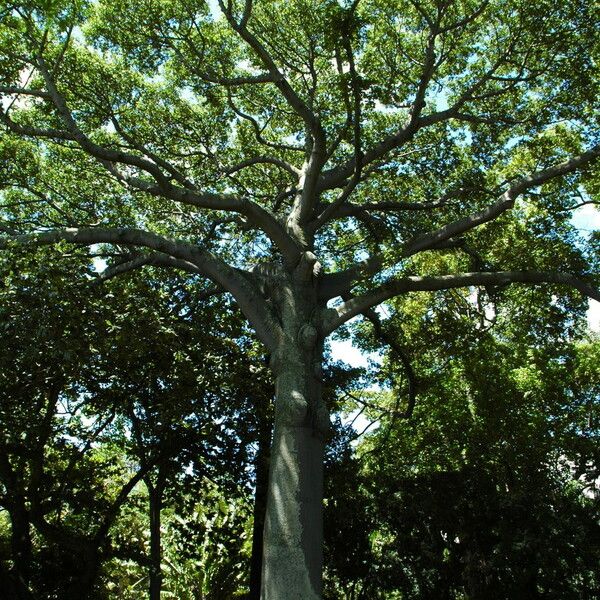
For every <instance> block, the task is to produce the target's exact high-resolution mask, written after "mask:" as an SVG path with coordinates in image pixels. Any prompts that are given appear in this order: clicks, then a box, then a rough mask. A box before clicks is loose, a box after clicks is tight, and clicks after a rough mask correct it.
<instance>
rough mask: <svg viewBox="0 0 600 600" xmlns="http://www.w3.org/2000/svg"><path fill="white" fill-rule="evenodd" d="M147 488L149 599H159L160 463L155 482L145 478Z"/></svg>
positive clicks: (161, 479) (160, 553) (160, 579)
mask: <svg viewBox="0 0 600 600" xmlns="http://www.w3.org/2000/svg"><path fill="white" fill-rule="evenodd" d="M145 483H146V487H147V488H148V504H149V512H150V588H149V598H150V600H160V591H161V589H162V579H163V578H162V570H161V562H162V548H161V535H160V521H161V511H162V503H163V492H164V487H165V482H164V475H163V469H162V465H161V466H159V470H158V476H157V478H156V482H155V483H154V484H153V483H152V482H151V481H149V478H148V480H146V482H145Z"/></svg>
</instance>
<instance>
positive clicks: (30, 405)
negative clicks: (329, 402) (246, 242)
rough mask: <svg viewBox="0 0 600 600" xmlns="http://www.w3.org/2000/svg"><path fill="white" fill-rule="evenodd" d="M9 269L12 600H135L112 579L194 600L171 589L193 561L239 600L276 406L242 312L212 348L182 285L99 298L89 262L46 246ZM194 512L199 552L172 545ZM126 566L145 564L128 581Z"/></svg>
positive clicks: (1, 501)
mask: <svg viewBox="0 0 600 600" xmlns="http://www.w3.org/2000/svg"><path fill="white" fill-rule="evenodd" d="M51 250H52V249H51ZM3 258H6V256H3ZM73 261H76V262H77V264H79V265H80V266H81V271H80V272H79V273H80V275H79V277H78V278H77V279H76V280H75V279H74V278H72V277H69V276H68V274H69V270H70V269H71V268H72V266H73ZM1 267H2V269H1V271H0V273H1V275H2V287H1V291H0V312H1V315H2V324H3V325H2V326H3V343H2V346H1V348H0V377H1V381H2V393H1V394H0V410H1V411H2V412H1V413H0V414H1V419H0V432H1V434H2V446H1V451H2V452H1V454H0V460H1V461H2V462H1V465H0V466H1V469H0V490H1V496H0V507H2V508H3V509H5V510H6V511H7V514H8V517H9V518H8V523H7V524H6V529H3V531H2V537H4V535H5V533H6V534H7V535H8V536H9V539H8V540H7V542H8V543H7V545H6V547H4V546H3V553H2V556H1V557H0V567H1V568H2V571H1V573H2V578H3V584H4V585H5V588H6V590H7V592H6V593H7V594H8V595H9V597H10V598H22V597H24V598H43V597H53V596H54V595H60V596H61V597H65V598H66V597H76V598H84V597H94V598H101V597H107V596H106V595H107V594H108V596H110V595H111V594H113V593H118V594H120V595H121V596H122V597H124V598H125V597H127V598H129V597H130V594H131V593H132V592H131V591H130V590H125V589H123V590H120V591H119V587H118V586H120V585H122V583H118V582H119V581H121V582H124V581H128V582H129V584H130V585H133V582H135V581H138V582H139V581H140V579H141V580H142V581H145V580H146V579H147V574H148V572H150V575H151V576H150V578H149V579H150V588H151V595H152V594H158V593H159V591H160V588H161V579H164V582H165V587H166V589H165V591H167V592H169V591H172V592H173V593H174V594H175V595H176V596H179V597H181V598H184V597H190V598H192V597H194V595H193V592H191V591H190V590H188V591H187V592H186V594H188V593H189V594H190V595H189V596H186V595H185V594H184V593H182V592H181V591H177V590H176V591H173V587H174V586H175V587H176V581H174V579H175V578H177V577H179V578H182V577H181V573H182V569H183V571H185V569H184V564H185V560H186V557H187V559H188V561H189V562H191V561H194V563H195V564H200V565H201V568H200V569H199V572H200V573H201V572H202V571H204V572H205V577H204V582H203V583H202V584H201V585H200V588H199V591H200V593H203V594H204V595H205V596H206V595H207V594H208V597H215V598H217V597H221V598H224V597H227V596H228V594H229V595H230V592H231V590H234V591H236V592H237V591H240V593H241V591H243V589H244V586H247V580H248V569H247V562H248V559H249V554H250V540H251V537H252V536H251V535H250V534H249V533H247V532H246V529H247V527H248V523H249V507H250V506H251V495H250V481H249V477H250V468H251V466H252V463H253V461H254V455H255V453H256V450H254V449H253V447H252V444H253V443H255V441H256V439H257V438H258V434H257V433H256V429H257V428H258V426H259V424H258V423H255V419H256V418H257V415H256V411H255V404H256V403H257V402H261V403H262V404H263V405H264V406H265V407H268V406H269V404H270V399H271V396H272V394H271V393H270V391H269V390H270V384H269V383H266V386H267V387H266V388H265V389H263V388H261V385H263V386H264V385H265V381H264V378H262V377H260V376H259V373H258V371H259V370H260V369H262V368H263V367H262V362H263V358H262V357H261V356H260V354H258V355H256V354H253V353H252V344H251V341H250V340H249V339H248V338H247V335H246V333H245V331H244V327H243V324H242V323H241V322H240V320H239V318H238V317H237V315H236V313H235V312H233V311H231V310H229V311H226V307H225V306H224V305H223V304H222V303H220V304H219V308H218V309H219V313H220V321H221V328H220V331H219V335H218V336H211V335H206V332H205V331H204V323H205V319H207V318H209V315H210V312H211V310H212V308H211V306H210V305H206V303H204V304H205V305H204V306H203V307H202V308H200V307H199V306H197V305H194V303H193V302H188V300H189V298H188V295H189V294H188V290H187V288H186V286H187V285H188V284H189V282H187V281H186V278H181V277H169V278H166V277H160V276H157V277H154V278H152V280H151V282H150V283H148V282H146V281H143V280H140V279H139V278H132V277H128V278H123V279H118V280H114V281H111V282H108V283H105V284H104V285H103V286H98V285H95V284H94V283H93V282H94V280H95V279H97V276H96V275H95V273H94V272H93V271H92V270H91V268H90V258H89V256H87V255H86V254H85V253H82V252H78V253H76V254H75V255H74V256H70V257H64V256H63V255H62V252H61V251H60V250H59V251H58V252H57V251H56V250H52V251H48V249H45V250H44V249H40V250H38V251H37V252H36V253H34V254H31V253H30V254H26V255H18V256H17V255H13V256H12V257H11V261H10V264H9V263H8V262H7V261H6V260H3V261H2V263H1ZM163 275H165V274H164V273H163ZM227 315H229V317H227ZM200 333H201V335H200ZM253 356H254V358H255V359H256V365H254V366H253V365H252V360H253ZM250 368H252V369H253V374H254V376H253V378H252V379H251V382H250V384H248V383H247V382H248V375H249V373H250V371H249V369H250ZM263 370H264V369H263ZM257 375H258V376H257ZM242 381H244V382H246V385H242ZM265 410H266V408H265ZM142 482H144V483H145V484H146V486H147V488H148V490H147V492H146V493H145V494H144V493H143V491H141V490H140V485H141V483H142ZM140 502H143V503H144V504H147V503H149V506H148V508H146V507H145V506H144V504H140ZM199 502H202V504H204V505H205V506H204V507H203V508H202V509H201V510H199V509H198V506H199ZM163 507H164V508H165V509H166V510H167V516H168V517H169V518H168V520H167V522H163V524H162V525H163V528H165V527H166V530H167V532H168V536H167V550H168V555H169V556H170V557H171V559H174V558H178V559H181V561H182V564H181V565H177V569H179V570H178V571H177V574H175V573H173V569H172V568H166V567H164V566H163V569H162V570H161V549H162V548H161V539H160V526H161V521H160V513H161V508H163ZM263 510H264V506H263ZM194 515H196V517H197V518H198V519H199V520H198V529H197V532H196V536H195V538H194V539H196V540H200V542H199V543H198V548H194V549H193V551H191V550H190V543H189V541H188V542H186V544H185V545H182V544H179V543H178V542H177V539H178V536H179V534H178V533H177V531H176V529H177V527H176V525H177V523H179V522H181V523H182V524H184V525H185V527H187V524H188V523H192V522H193V518H194ZM149 520H150V523H151V526H150V527H148V521H149ZM207 523H208V524H209V526H207ZM211 523H212V525H210V524H211ZM215 523H219V527H218V528H217V526H216V525H215ZM128 527H130V528H128ZM185 527H184V530H185ZM240 528H241V529H242V532H241V533H240ZM180 529H181V528H180ZM134 531H137V532H138V535H137V536H136V535H135V534H134V533H133V532H134ZM146 532H148V533H146ZM226 536H228V537H226ZM179 537H181V536H179ZM215 537H218V538H220V539H219V540H218V543H217V540H216V539H215ZM147 544H148V546H149V547H148V546H147ZM184 546H185V547H184ZM202 547H204V550H203V551H202V553H200V550H201V548H202ZM217 547H218V548H219V551H218V552H215V550H216V549H217ZM4 548H5V549H4ZM127 561H129V562H131V561H134V563H137V564H138V567H137V568H134V569H132V568H129V575H127V574H126V571H127V569H126V568H125V567H124V565H125V564H126V562H127ZM163 570H164V571H165V577H161V576H162V571H163ZM196 570H197V571H198V569H196ZM209 573H210V576H209V575H208V574H209ZM132 576H135V577H137V580H135V579H134V580H132V579H131V577H132ZM219 577H221V578H222V580H219ZM195 578H196V579H198V578H199V573H198V572H197V573H196V574H195ZM183 579H185V577H183ZM226 580H227V581H226ZM226 582H227V585H225V583H226ZM136 587H137V588H138V591H137V592H133V593H134V595H133V596H131V597H132V598H133V597H135V598H139V597H145V596H146V593H145V588H146V586H145V585H143V584H141V585H140V584H139V583H138V585H137V586H136ZM219 590H221V591H220V592H219ZM228 590H229V591H228ZM135 594H137V595H135ZM219 594H221V595H219Z"/></svg>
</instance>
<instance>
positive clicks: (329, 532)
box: [326, 288, 600, 599]
mask: <svg viewBox="0 0 600 600" xmlns="http://www.w3.org/2000/svg"><path fill="white" fill-rule="evenodd" d="M533 291H536V292H540V291H541V292H543V290H533ZM474 296H475V295H474V294H468V293H467V292H465V291H463V290H450V291H449V292H446V293H445V294H443V297H441V298H432V297H431V296H428V295H425V294H420V295H418V296H412V297H410V298H408V297H406V298H402V299H398V300H397V301H395V302H394V303H390V305H388V309H392V308H395V309H396V310H394V311H393V312H392V314H391V315H389V317H388V318H387V319H386V320H385V321H384V322H383V323H382V327H383V328H384V329H385V331H386V332H387V333H390V332H391V331H393V330H395V331H396V332H398V331H402V340H403V342H402V343H403V345H404V347H405V348H406V352H407V353H410V357H411V366H412V369H413V374H414V376H415V379H416V381H417V389H418V395H417V402H416V405H415V406H414V409H413V415H412V417H411V419H410V420H403V419H402V418H401V416H402V414H403V413H404V411H405V403H406V401H407V394H406V389H405V385H406V383H405V382H404V381H402V378H401V377H400V376H399V375H400V374H401V371H402V367H401V364H400V365H399V364H398V362H399V361H398V359H397V356H395V354H396V352H397V349H395V348H394V349H391V350H390V352H389V355H388V356H387V357H385V358H384V360H383V365H382V366H381V368H380V369H378V371H377V376H378V377H379V378H380V382H381V383H382V385H383V384H384V381H386V380H387V381H386V383H387V386H384V387H382V389H381V390H380V391H378V392H373V391H371V392H365V391H361V390H355V391H354V392H353V393H352V394H351V395H348V396H347V397H348V398H349V401H350V406H349V407H348V408H349V409H350V410H352V409H354V407H355V406H356V405H357V404H358V402H360V401H367V402H368V406H367V408H366V413H367V415H368V416H369V417H370V418H372V419H377V421H378V424H379V426H378V428H377V429H376V430H375V431H373V432H372V433H369V434H367V435H366V436H365V437H364V438H361V441H360V442H359V443H358V445H357V447H356V448H357V452H356V455H355V456H351V457H349V458H348V459H347V460H346V462H345V464H343V465H342V471H341V477H339V475H338V477H337V478H336V479H335V480H334V481H333V483H334V485H335V487H333V488H332V487H330V489H329V495H328V496H327V497H328V499H329V500H328V503H327V505H326V515H327V518H326V523H327V527H326V540H327V544H328V546H329V547H331V546H333V548H334V549H335V548H336V547H338V546H339V545H343V547H344V548H346V549H347V550H346V552H344V553H339V552H335V551H331V550H330V551H329V552H328V553H327V555H326V556H327V562H326V564H327V566H328V569H327V578H326V584H327V586H326V591H327V596H326V597H327V598H332V599H333V598H349V599H353V598H388V597H395V596H394V594H399V595H401V597H402V598H421V599H422V598H432V599H434V598H435V599H438V598H457V597H466V598H470V599H471V598H473V599H475V598H508V597H518V598H521V597H523V598H525V597H526V598H537V597H544V598H545V597H549V598H592V597H595V595H597V593H598V586H599V584H600V582H599V581H598V577H597V569H596V564H597V563H598V557H599V554H598V553H599V550H600V549H599V548H598V544H597V543H596V542H595V541H594V540H595V539H597V536H598V531H599V530H598V508H599V507H598V502H597V499H594V498H593V497H586V488H588V486H590V483H591V486H590V487H591V488H592V490H593V489H594V481H595V479H596V477H597V472H598V471H597V470H598V452H597V447H598V434H599V430H598V427H597V424H596V420H597V414H598V388H597V381H598V372H599V369H598V361H597V360H595V359H597V350H598V348H597V344H598V340H597V338H595V337H594V336H590V335H589V333H588V332H586V331H585V330H584V329H583V328H582V327H581V323H580V321H583V320H584V319H583V315H582V316H581V317H580V318H578V317H577V315H576V314H574V311H573V309H572V307H571V308H569V307H566V306H561V305H560V302H556V303H555V304H554V305H553V306H552V307H550V309H548V306H547V299H546V298H545V297H544V294H543V293H534V294H528V302H527V303H523V302H522V298H521V297H520V295H519V294H518V290H516V289H514V288H513V289H511V290H504V291H503V292H502V293H501V294H497V295H496V297H495V298H494V300H495V301H494V302H493V303H492V302H485V300H486V298H485V293H484V294H481V295H480V296H483V297H480V298H479V299H478V300H477V299H476V298H475V297H474ZM487 300H489V299H487ZM438 302H439V303H440V304H442V306H440V307H437V309H436V310H432V305H433V304H435V303H438ZM392 304H393V305H395V306H391V305H392ZM362 329H363V331H361V332H360V333H361V334H362V335H363V338H370V339H368V342H369V344H370V346H371V347H373V346H374V347H379V346H378V343H377V341H376V340H375V339H374V336H373V331H372V329H373V328H371V327H370V326H369V325H368V324H366V326H365V327H364V328H362ZM366 341H367V340H365V341H364V342H363V343H366ZM484 363H485V364H486V368H485V369H482V368H481V366H482V364H484ZM592 365H594V366H592ZM398 371H399V372H398ZM394 372H397V373H394ZM391 374H394V375H393V376H391V377H390V375H391ZM390 386H392V387H390ZM369 396H370V397H369ZM376 396H380V397H379V398H376ZM353 397H356V398H357V400H355V399H354V398H353ZM375 400H377V401H375ZM330 484H331V482H330ZM587 491H588V492H589V488H588V490H587ZM587 495H588V496H591V494H589V493H588V494H587ZM338 507H345V508H346V510H345V511H341V512H338ZM349 511H353V515H354V518H353V519H352V520H351V521H348V520H347V519H345V518H344V514H348V512H349Z"/></svg>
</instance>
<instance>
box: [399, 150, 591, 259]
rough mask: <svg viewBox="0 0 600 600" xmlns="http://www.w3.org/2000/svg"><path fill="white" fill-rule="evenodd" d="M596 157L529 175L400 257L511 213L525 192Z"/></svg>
mask: <svg viewBox="0 0 600 600" xmlns="http://www.w3.org/2000/svg"><path fill="white" fill-rule="evenodd" d="M599 156H600V145H598V146H595V147H594V148H592V149H591V150H588V151H587V152H584V153H582V154H580V155H579V156H574V157H573V158H570V159H569V160H567V161H565V162H563V163H560V164H557V165H553V166H552V167H548V168H547V169H542V170H541V171H537V172H535V173H532V174H531V175H529V176H528V177H525V178H523V179H521V180H519V181H517V182H516V183H515V184H513V185H512V186H511V187H510V188H509V189H508V190H506V192H504V193H503V194H502V196H501V197H500V199H499V200H498V201H497V202H496V203H494V204H492V205H491V206H488V207H487V208H485V209H483V210H481V211H479V212H476V213H473V214H471V215H469V216H467V217H464V218H463V219H459V220H457V221H454V222H452V223H449V224H448V225H444V226H443V227H440V228H439V229H437V230H436V231H432V232H430V233H426V234H423V235H419V236H417V237H416V238H413V239H412V240H411V241H409V242H408V243H407V244H406V246H405V248H404V251H403V256H405V257H408V256H411V255H413V254H416V253H417V252H422V251H423V250H429V249H430V248H433V247H435V246H437V244H439V243H441V242H444V241H445V240H448V239H450V238H453V237H455V236H457V235H460V234H462V233H465V232H466V231H469V230H471V229H474V228H475V227H478V226H479V225H482V224H484V223H487V222H489V221H492V220H494V219H495V218H496V217H498V216H499V215H501V214H502V213H503V212H505V211H507V210H509V209H511V208H512V207H513V206H514V203H515V199H516V198H517V197H518V196H519V195H520V194H522V193H523V192H526V191H527V190H529V189H531V188H533V187H537V186H539V185H542V184H543V183H545V182H547V181H549V180H551V179H554V178H556V177H560V176H562V175H566V174H567V173H572V172H573V171H576V170H578V169H580V168H582V167H584V166H585V165H587V164H588V163H589V162H591V161H593V160H595V159H597V158H598V157H599Z"/></svg>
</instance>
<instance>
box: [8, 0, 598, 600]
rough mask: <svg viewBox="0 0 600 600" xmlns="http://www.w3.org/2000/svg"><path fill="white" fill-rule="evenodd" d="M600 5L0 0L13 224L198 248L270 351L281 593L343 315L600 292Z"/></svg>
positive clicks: (130, 250) (310, 493) (146, 248)
mask: <svg viewBox="0 0 600 600" xmlns="http://www.w3.org/2000/svg"><path fill="white" fill-rule="evenodd" d="M598 21H599V17H598V13H597V11H596V10H595V7H594V6H593V4H592V3H590V2H587V1H584V0H579V1H576V2H573V3H569V4H568V5H567V4H565V3H557V2H537V3H534V4H531V5H530V4H525V3H523V2H521V1H520V0H519V1H509V2H493V1H487V0H484V1H483V2H479V1H470V0H469V1H467V0H465V1H446V0H431V1H430V0H423V1H421V0H407V1H404V0H401V1H393V2H388V1H385V2H383V1H379V0H362V1H359V0H354V1H353V2H337V1H333V0H332V1H327V2H320V1H319V2H317V1H311V0H297V1H296V0H295V1H293V2H285V3H284V2H280V1H275V0H257V1H254V2H253V1H252V0H245V1H244V2H240V1H233V0H227V1H225V0H218V1H217V3H216V4H215V3H212V2H199V1H195V0H172V1H169V2H161V3H155V2H148V1H146V0H139V1H138V0H136V1H133V2H130V1H128V2H124V1H120V0H119V1H112V0H111V1H110V2H109V1H106V2H104V1H102V0H99V1H89V2H86V1H83V0H51V1H48V0H45V1H41V0H40V1H31V2H17V3H15V2H8V3H5V5H4V6H3V7H2V8H0V94H1V95H2V107H1V110H0V120H1V122H2V124H3V131H2V137H1V138H0V155H1V156H2V158H3V167H2V171H1V172H0V184H1V186H2V192H1V202H2V204H1V206H0V218H1V222H0V227H1V228H2V232H3V235H2V237H1V239H0V247H1V248H4V249H8V250H10V248H12V247H13V246H15V245H16V246H19V245H23V244H25V245H28V244H33V245H40V244H42V245H43V244H55V243H57V242H68V243H74V244H79V245H87V246H94V247H97V250H96V251H97V252H98V253H99V254H102V255H103V256H104V257H105V259H106V260H107V262H108V267H107V269H106V270H105V271H104V273H103V275H102V278H103V279H108V278H110V277H113V276H117V275H120V274H122V273H124V272H127V271H131V270H134V269H138V268H141V267H144V266H149V265H151V266H154V267H157V268H175V269H180V270H184V271H186V272H188V273H190V274H191V275H193V276H195V280H196V281H197V293H198V294H199V297H207V296H211V295H212V294H213V293H220V292H226V293H228V294H229V295H230V296H231V297H232V298H233V299H234V300H235V303H236V305H237V306H238V308H239V309H240V310H241V313H242V314H243V315H244V317H245V318H246V319H247V321H248V323H249V324H250V326H251V328H252V329H253V330H254V332H255V333H256V335H257V337H258V338H259V340H260V341H261V342H262V343H263V344H264V345H265V347H266V349H267V351H268V353H269V354H270V357H271V358H270V368H271V370H272V373H273V376H274V378H275V382H276V398H277V400H276V403H275V406H276V409H275V429H274V441H273V447H272V451H271V458H272V460H271V470H270V483H269V499H268V502H267V518H266V526H265V545H264V566H263V573H264V577H263V598H265V599H270V598H281V597H283V595H284V594H289V593H290V589H291V590H293V592H292V595H294V594H295V596H296V597H298V598H300V597H301V598H307V599H308V598H320V597H321V584H320V579H321V575H320V573H321V562H322V557H321V551H320V549H319V548H320V547H321V545H322V543H321V542H322V533H321V529H322V527H321V522H322V521H321V519H322V517H321V514H322V512H321V511H322V465H323V457H324V455H323V452H324V444H325V440H326V438H327V435H328V431H329V407H328V405H327V403H326V402H324V401H323V398H322V393H321V387H322V368H321V367H322V363H323V343H324V340H325V338H326V337H327V336H328V335H330V334H331V333H332V332H334V331H335V330H336V329H338V328H339V327H340V326H343V325H344V324H345V323H347V322H348V321H349V320H351V319H352V318H353V317H355V316H357V315H361V314H362V315H365V316H366V317H367V318H368V319H370V320H371V322H373V323H375V327H376V328H377V319H378V317H377V314H376V313H374V312H373V310H372V309H373V308H374V307H376V306H377V305H379V304H381V303H382V302H386V301H389V300H391V299H393V298H396V297H412V296H410V294H411V293H412V292H418V291H428V292H440V291H443V290H448V289H456V288H471V289H472V288H478V289H483V290H485V294H487V296H488V297H491V298H493V297H495V295H497V294H501V293H502V291H503V288H505V286H507V285H509V284H528V285H531V286H536V288H535V289H536V290H537V286H540V285H543V286H544V287H543V288H542V289H543V292H541V293H542V294H544V295H545V299H546V303H547V306H550V307H552V306H554V305H558V306H564V307H568V308H569V309H572V310H574V311H575V312H577V311H581V310H583V309H584V307H585V305H586V299H585V297H586V296H587V297H590V298H593V299H595V300H597V301H599V300H600V292H599V291H598V289H597V282H598V248H597V237H594V236H591V237H590V238H588V239H584V238H583V237H581V236H579V235H578V233H577V231H576V230H575V229H574V227H573V226H572V224H571V223H570V215H571V211H572V210H574V209H575V208H576V207H578V206H581V205H583V204H588V203H595V202H597V194H598V171H597V167H596V166H595V165H596V164H597V158H598V156H600V145H599V141H598V134H599V131H600V129H599V127H598V125H599V123H598V118H599V113H598V103H597V97H598V92H599V89H598V86H599V78H598V76H597V75H598V73H597V64H598V58H599V50H600V46H599V42H598V37H597V35H596V31H597V28H598V25H599V22H598ZM482 293H483V292H482ZM536 293H537V292H536ZM446 297H447V296H446V295H444V294H439V295H438V296H437V298H439V299H444V298H446ZM550 310H552V309H550ZM379 329H380V330H381V327H380V326H379ZM403 364H404V368H405V369H408V367H407V365H406V364H405V361H404V362H403ZM290 457H291V458H290Z"/></svg>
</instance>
